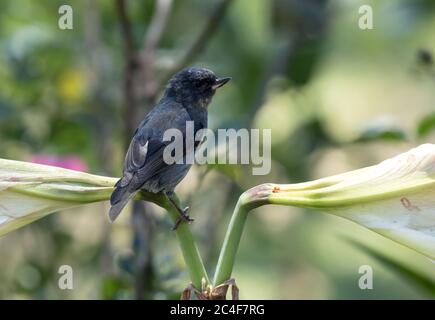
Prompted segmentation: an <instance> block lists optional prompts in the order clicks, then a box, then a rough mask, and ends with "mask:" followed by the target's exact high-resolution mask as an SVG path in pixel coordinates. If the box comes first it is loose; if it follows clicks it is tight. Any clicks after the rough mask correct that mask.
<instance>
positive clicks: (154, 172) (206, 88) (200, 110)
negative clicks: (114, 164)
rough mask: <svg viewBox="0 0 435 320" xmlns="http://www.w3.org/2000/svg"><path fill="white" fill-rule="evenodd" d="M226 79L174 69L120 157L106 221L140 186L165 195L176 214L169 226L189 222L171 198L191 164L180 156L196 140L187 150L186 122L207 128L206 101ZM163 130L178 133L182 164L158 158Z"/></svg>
mask: <svg viewBox="0 0 435 320" xmlns="http://www.w3.org/2000/svg"><path fill="white" fill-rule="evenodd" d="M230 79H231V78H218V77H216V76H215V74H214V73H213V72H212V71H210V70H208V69H205V68H195V67H194V68H188V69H184V70H182V71H180V72H178V73H177V74H175V75H174V76H173V77H172V78H171V79H170V80H169V82H168V84H167V86H166V89H165V92H164V94H163V97H162V98H161V100H160V101H159V102H158V103H157V105H156V106H155V107H154V108H153V109H152V110H151V111H150V112H149V113H148V114H147V115H146V117H145V118H144V119H143V120H142V122H141V123H140V125H139V127H138V128H137V129H136V131H135V133H134V136H133V139H132V140H131V143H130V146H129V148H128V151H127V155H126V156H125V161H124V170H123V176H122V178H121V179H120V180H119V181H118V182H117V183H116V185H115V190H114V191H113V193H112V196H111V198H110V204H111V205H112V207H111V208H110V211H109V218H110V220H111V221H114V220H115V219H116V217H118V215H119V214H120V213H121V210H122V209H123V208H124V207H125V205H126V204H127V202H128V201H129V200H130V199H131V198H132V197H133V196H134V195H135V193H136V192H138V191H139V190H141V189H143V190H146V191H148V192H152V193H160V192H163V193H164V194H165V195H166V197H167V198H168V200H169V201H170V202H171V203H172V204H173V205H174V206H175V208H176V209H177V211H178V212H179V213H180V218H179V219H178V221H177V223H176V224H175V226H174V228H177V226H178V224H179V223H180V222H181V221H182V220H185V221H188V222H189V221H192V219H190V217H189V216H188V215H187V210H188V208H185V209H181V208H180V207H179V206H178V205H177V203H176V201H175V200H174V188H175V187H176V186H177V184H178V183H179V182H180V181H181V180H182V179H183V178H184V177H185V176H186V174H187V172H188V171H189V169H190V166H191V165H190V164H186V161H185V159H186V157H187V156H189V153H191V152H194V151H195V150H196V148H197V147H198V145H199V143H196V142H195V145H194V146H193V147H192V148H193V150H189V149H188V148H186V126H187V125H186V122H187V121H193V127H194V134H196V132H197V131H198V130H200V129H203V128H204V129H205V128H207V106H208V105H209V103H210V102H211V99H212V97H213V95H214V93H215V92H216V89H217V88H219V87H221V86H223V85H224V84H225V83H227V82H228V81H229V80H230ZM168 129H178V130H179V131H180V132H182V136H183V139H182V140H183V141H180V143H181V142H182V143H183V146H184V148H183V154H182V157H183V162H182V163H171V164H168V163H167V162H168V161H165V160H164V158H163V153H164V150H165V147H167V146H168V145H169V144H170V143H171V141H164V140H163V134H164V133H165V131H166V130H168ZM192 148H190V149H192ZM177 160H178V159H177Z"/></svg>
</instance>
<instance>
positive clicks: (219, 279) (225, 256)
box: [213, 200, 249, 287]
mask: <svg viewBox="0 0 435 320" xmlns="http://www.w3.org/2000/svg"><path fill="white" fill-rule="evenodd" d="M248 213H249V210H248V208H247V207H246V206H244V205H243V204H242V201H241V200H239V201H238V202H237V205H236V207H235V208H234V212H233V215H232V217H231V221H230V224H229V225H228V229H227V233H226V235H225V239H224V243H223V245H222V249H221V252H220V255H219V260H218V263H217V266H216V272H215V275H214V279H213V286H214V287H216V286H218V285H219V284H221V283H224V282H225V281H227V280H228V279H230V277H231V272H232V271H233V266H234V260H235V257H236V253H237V249H238V248H239V243H240V239H241V238H242V233H243V228H244V226H245V222H246V218H247V217H248Z"/></svg>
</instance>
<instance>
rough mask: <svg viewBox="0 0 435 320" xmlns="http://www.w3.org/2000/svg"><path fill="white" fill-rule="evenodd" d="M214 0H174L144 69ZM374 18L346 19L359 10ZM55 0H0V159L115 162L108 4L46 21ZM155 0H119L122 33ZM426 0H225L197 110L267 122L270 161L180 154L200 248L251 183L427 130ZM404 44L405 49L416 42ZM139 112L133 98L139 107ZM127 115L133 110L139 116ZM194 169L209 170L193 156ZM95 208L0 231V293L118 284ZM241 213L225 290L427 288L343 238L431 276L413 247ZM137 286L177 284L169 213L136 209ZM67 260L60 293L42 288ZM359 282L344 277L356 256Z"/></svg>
mask: <svg viewBox="0 0 435 320" xmlns="http://www.w3.org/2000/svg"><path fill="white" fill-rule="evenodd" d="M216 2H217V1H200V0H185V1H174V3H173V7H172V10H171V14H170V19H169V22H168V25H167V27H166V30H165V33H164V35H163V38H162V41H161V43H160V46H159V48H158V49H157V55H156V69H157V70H156V71H157V72H156V73H157V74H158V75H159V74H163V73H164V72H165V71H166V70H168V69H169V68H170V66H171V65H172V64H173V63H174V61H177V59H178V58H179V57H180V56H181V55H182V54H183V52H184V51H185V50H186V48H187V47H188V46H189V44H191V43H192V41H193V40H194V38H195V36H196V35H197V34H198V30H199V29H200V27H201V26H202V25H203V24H204V23H205V22H206V20H207V18H208V17H209V14H210V12H211V10H212V8H213V7H214V5H215V4H216ZM366 3H369V4H371V5H372V6H373V9H374V29H373V30H367V31H362V30H360V29H359V28H358V17H359V16H358V8H359V6H360V5H361V4H366ZM61 4H65V2H64V1H31V0H18V1H12V0H11V1H1V2H0V82H1V85H0V147H1V148H0V150H1V151H0V157H1V158H9V159H16V160H29V159H31V158H32V156H33V155H35V154H48V155H57V156H67V155H76V156H79V157H80V158H81V159H83V161H85V162H86V164H87V166H88V168H89V169H88V170H89V171H90V172H93V173H100V174H105V175H110V176H112V175H119V174H120V168H121V165H122V160H123V141H124V136H123V134H124V133H123V129H122V128H123V124H122V120H121V119H122V108H123V98H122V96H123V93H122V78H123V66H124V56H123V51H122V47H123V39H122V34H121V32H120V28H119V21H118V15H117V12H116V10H117V9H116V6H115V3H114V2H112V1H90V0H89V1H85V0H82V1H74V2H73V1H70V3H69V4H70V5H72V7H73V9H74V29H73V30H60V29H59V28H58V26H57V22H58V17H59V14H58V8H59V6H60V5H61ZM154 10H155V3H154V1H149V0H141V1H128V12H129V16H130V19H131V23H132V26H133V37H134V40H135V42H136V43H137V44H139V45H140V44H141V42H142V41H143V34H144V32H145V31H146V30H147V28H148V26H149V23H150V21H151V19H152V16H153V12H154ZM434 30H435V6H434V2H433V1H430V0H426V1H412V0H386V1H352V2H350V1H346V0H331V1H322V0H310V1H296V0H274V1H263V0H234V1H233V2H232V3H231V4H230V6H229V7H228V9H227V12H226V15H225V18H224V19H223V21H222V22H221V24H220V26H219V28H218V30H217V32H216V33H215V34H213V35H212V36H213V38H212V39H211V40H210V41H209V43H208V45H207V47H206V49H205V50H204V51H203V52H202V53H201V54H200V55H199V56H198V57H197V58H196V60H195V63H194V64H195V65H202V66H207V67H209V68H210V69H212V70H215V71H216V73H218V74H221V75H230V76H232V77H233V81H232V83H231V85H230V86H228V87H226V88H225V90H222V91H221V92H219V94H218V95H216V97H215V99H214V101H213V104H212V106H211V107H210V115H209V123H210V126H211V127H212V128H230V127H232V128H241V127H254V128H272V160H273V164H272V172H271V173H270V174H269V175H267V176H252V175H251V168H250V167H249V166H210V167H209V168H206V167H195V168H193V170H192V171H191V172H190V173H189V175H188V177H186V179H185V181H183V183H182V184H181V185H180V187H179V192H180V195H181V198H182V199H185V202H189V204H190V206H191V210H192V211H191V212H192V215H193V216H194V217H195V218H196V221H195V224H194V226H193V230H194V232H195V233H196V235H197V236H198V237H199V239H200V241H199V242H200V245H201V248H200V249H201V251H202V252H203V253H204V255H205V257H206V259H205V260H206V261H210V266H211V265H214V263H213V262H215V261H216V259H217V252H218V249H219V247H220V245H221V242H222V238H223V234H224V231H225V227H226V224H227V222H228V220H229V215H230V214H231V212H232V209H233V207H234V204H235V202H236V200H237V197H238V195H239V194H240V193H241V192H242V191H243V190H246V189H247V188H248V187H251V186H253V185H256V184H259V183H262V182H276V183H291V182H299V181H305V180H310V179H314V178H319V177H322V176H326V175H331V174H334V173H338V172H343V171H347V170H351V169H355V168H358V167H362V166H367V165H371V164H374V163H377V162H378V161H380V160H382V159H385V158H387V157H390V156H392V155H395V154H397V153H399V152H402V151H404V150H407V149H409V148H410V147H411V146H413V145H415V144H416V143H422V142H433V138H434V137H435V130H433V128H434V127H435V126H434V124H435V121H434V120H433V110H434V107H435V90H434V88H435V71H434V66H433V64H431V63H422V61H421V59H419V52H420V50H421V49H424V50H427V51H428V52H429V53H430V52H435V37H434ZM420 57H421V55H420ZM140 111H141V113H142V114H144V113H145V112H146V110H145V107H144V108H143V110H140ZM140 120H141V119H140V118H138V119H137V123H139V122H140ZM208 169H209V170H208ZM107 209H108V207H107V205H101V204H96V205H90V206H88V207H86V208H85V209H80V210H69V211H66V212H62V213H59V214H56V215H52V216H50V217H47V218H45V219H43V220H41V221H39V222H37V223H34V224H32V225H30V226H28V227H26V228H24V229H22V230H18V231H17V232H15V233H13V234H10V235H8V236H7V237H4V238H1V239H0V298H39V299H44V298H60V299H78V298H95V299H112V298H118V299H127V298H132V297H134V292H133V291H134V290H133V287H134V285H133V284H134V282H135V281H137V279H138V278H137V276H136V264H137V261H138V259H140V257H138V256H137V251H136V250H135V246H137V244H138V241H139V240H138V239H137V238H135V236H134V234H133V232H132V229H133V228H132V226H131V221H130V219H129V215H128V214H127V212H125V214H123V215H122V217H121V219H120V221H117V222H116V223H115V224H114V225H109V224H108V221H107V219H106V213H107ZM257 211H258V212H256V213H255V214H254V215H252V217H250V219H249V222H248V224H247V229H246V231H245V234H244V237H243V239H242V243H241V247H240V252H239V256H238V258H237V264H236V268H235V273H234V277H235V278H236V279H237V281H238V283H239V287H240V288H241V289H242V291H241V298H257V299H261V298H265V299H270V298H284V299H297V298H316V299H334V298H358V299H369V298H411V299H412V298H428V297H430V295H428V293H427V291H425V290H421V288H420V286H419V285H416V284H413V282H412V281H409V279H407V278H406V276H404V275H403V274H400V273H396V271H395V269H394V268H392V267H391V266H389V264H388V263H384V262H382V261H381V259H378V258H376V257H375V256H374V255H373V254H367V250H361V248H360V247H358V246H355V245H353V244H352V243H351V242H349V241H346V240H343V239H344V238H350V239H352V240H353V241H356V242H359V243H364V244H365V245H366V246H368V245H370V246H371V247H375V248H376V253H377V254H382V253H384V254H387V253H388V256H389V257H391V253H394V259H395V260H394V261H400V265H401V266H402V265H403V266H405V267H404V268H411V269H412V270H413V272H416V273H418V274H421V275H423V276H422V278H424V279H435V273H434V265H433V264H432V263H431V262H430V261H428V260H427V259H426V258H424V257H422V256H420V255H419V254H417V253H414V252H412V251H410V250H408V249H406V248H404V247H402V246H399V245H397V244H395V243H393V242H391V241H389V240H386V239H384V238H382V237H380V236H378V235H375V234H373V233H372V232H370V231H367V230H365V229H362V228H361V227H359V226H356V225H354V224H352V223H350V222H348V221H343V220H341V219H339V218H336V217H330V216H324V215H319V214H313V213H312V212H310V211H308V210H300V209H293V208H286V207H264V208H260V209H258V210H257ZM152 224H153V225H152V228H153V230H154V234H153V238H152V242H151V243H149V246H150V248H151V252H152V258H153V260H152V266H153V268H152V269H151V270H149V272H148V273H147V274H146V276H147V277H149V278H150V279H151V281H148V282H147V284H148V287H147V288H146V295H145V296H144V298H156V299H165V298H177V297H178V294H179V292H180V290H181V289H182V288H183V287H184V286H185V285H186V284H187V283H188V277H187V274H186V272H185V270H184V265H183V260H182V257H181V255H180V253H179V250H178V247H177V244H176V243H175V241H174V235H173V233H171V231H170V223H169V221H168V219H167V217H166V216H165V215H164V212H162V211H158V210H157V211H156V213H155V219H153V222H152ZM63 264H68V265H71V266H72V267H73V269H74V290H71V291H68V290H66V291H62V290H59V289H58V287H57V279H58V277H59V274H58V273H57V270H58V268H59V267H60V266H61V265H63ZM366 264H368V265H371V266H372V267H373V268H374V275H375V276H374V288H375V289H374V290H365V291H363V290H360V289H359V288H358V278H359V276H360V275H359V274H358V268H359V266H360V265H366Z"/></svg>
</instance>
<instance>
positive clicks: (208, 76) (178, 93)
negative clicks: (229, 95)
mask: <svg viewBox="0 0 435 320" xmlns="http://www.w3.org/2000/svg"><path fill="white" fill-rule="evenodd" d="M229 80H231V78H229V77H226V78H218V77H217V76H216V75H215V74H214V73H213V72H212V71H211V70H208V69H206V68H198V67H193V68H187V69H184V70H182V71H180V72H178V73H176V74H175V75H174V76H173V77H172V78H171V79H170V80H169V82H168V85H167V86H166V92H165V95H166V96H170V97H174V98H175V99H176V100H177V101H178V102H180V103H182V104H189V105H192V106H200V107H204V108H206V107H207V106H208V104H209V103H210V101H211V98H212V97H213V95H214V93H215V92H216V89H218V88H220V87H222V86H223V85H224V84H225V83H227V82H228V81H229Z"/></svg>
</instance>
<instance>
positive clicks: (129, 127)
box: [116, 0, 137, 147]
mask: <svg viewBox="0 0 435 320" xmlns="http://www.w3.org/2000/svg"><path fill="white" fill-rule="evenodd" d="M116 5H117V13H118V18H119V22H120V26H121V32H122V41H123V43H124V59H125V66H124V100H125V102H124V103H125V107H124V114H123V120H124V130H125V132H126V134H125V140H124V143H125V146H126V147H127V146H128V145H129V143H130V138H131V136H132V135H133V131H134V128H135V127H136V112H137V110H136V97H135V93H134V73H135V69H136V66H137V61H136V57H135V52H134V40H133V34H132V31H131V24H130V21H129V19H128V16H127V8H126V1H125V0H116Z"/></svg>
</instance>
